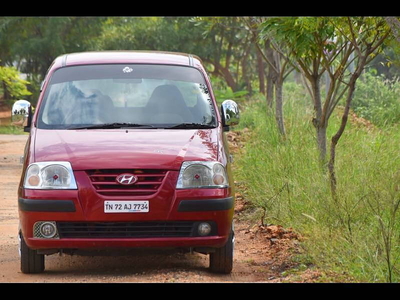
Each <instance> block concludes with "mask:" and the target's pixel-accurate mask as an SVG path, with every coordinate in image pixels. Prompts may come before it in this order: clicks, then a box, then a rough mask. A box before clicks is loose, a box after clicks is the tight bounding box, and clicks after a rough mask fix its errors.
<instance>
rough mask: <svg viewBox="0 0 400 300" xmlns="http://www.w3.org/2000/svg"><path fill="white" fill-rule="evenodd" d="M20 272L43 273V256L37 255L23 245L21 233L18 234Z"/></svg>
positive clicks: (34, 251)
mask: <svg viewBox="0 0 400 300" xmlns="http://www.w3.org/2000/svg"><path fill="white" fill-rule="evenodd" d="M19 245H20V246H19V247H20V248H19V249H20V259H21V272H22V273H24V274H33V273H42V272H43V271H44V254H38V253H37V251H36V250H32V249H31V248H29V247H28V245H27V244H26V243H25V240H24V237H23V235H22V233H20V234H19Z"/></svg>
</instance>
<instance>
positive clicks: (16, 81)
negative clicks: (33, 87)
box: [0, 66, 31, 100]
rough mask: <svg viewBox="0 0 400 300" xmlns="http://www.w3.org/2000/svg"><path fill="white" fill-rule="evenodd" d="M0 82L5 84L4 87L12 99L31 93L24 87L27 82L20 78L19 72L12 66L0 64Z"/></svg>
mask: <svg viewBox="0 0 400 300" xmlns="http://www.w3.org/2000/svg"><path fill="white" fill-rule="evenodd" d="M0 82H3V83H4V84H5V88H6V89H7V91H8V92H9V94H10V95H11V96H12V97H13V98H14V99H18V98H21V97H24V96H27V95H30V94H31V92H29V91H28V89H27V88H26V86H27V84H29V82H28V81H26V80H23V79H21V78H20V73H19V72H18V70H17V69H16V68H14V67H1V66H0ZM7 100H9V99H7Z"/></svg>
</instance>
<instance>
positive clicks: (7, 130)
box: [0, 125, 29, 135]
mask: <svg viewBox="0 0 400 300" xmlns="http://www.w3.org/2000/svg"><path fill="white" fill-rule="evenodd" d="M0 134H25V135H27V134H29V133H27V132H24V129H23V127H21V126H13V125H5V126H0Z"/></svg>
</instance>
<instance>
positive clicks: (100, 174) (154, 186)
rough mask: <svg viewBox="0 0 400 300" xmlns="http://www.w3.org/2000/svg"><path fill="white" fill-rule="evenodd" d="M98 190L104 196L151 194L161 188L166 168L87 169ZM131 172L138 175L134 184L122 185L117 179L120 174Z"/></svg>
mask: <svg viewBox="0 0 400 300" xmlns="http://www.w3.org/2000/svg"><path fill="white" fill-rule="evenodd" d="M86 173H87V175H88V176H89V178H90V181H91V183H92V185H93V187H94V188H95V190H96V192H97V193H99V194H101V195H104V196H150V195H153V194H155V193H156V192H157V191H158V189H159V188H160V186H161V184H162V182H163V180H164V178H165V176H166V175H167V171H166V170H152V169H133V170H131V169H115V170H113V169H111V170H110V169H107V170H88V171H86ZM124 173H129V174H133V175H135V176H136V177H137V181H136V182H135V183H134V184H132V185H121V184H119V183H118V182H117V181H116V178H117V176H118V175H120V174H124Z"/></svg>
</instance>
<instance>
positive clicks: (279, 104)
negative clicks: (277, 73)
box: [275, 80, 286, 137]
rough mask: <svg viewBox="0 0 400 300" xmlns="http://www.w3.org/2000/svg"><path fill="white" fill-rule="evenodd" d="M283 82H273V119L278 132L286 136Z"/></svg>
mask: <svg viewBox="0 0 400 300" xmlns="http://www.w3.org/2000/svg"><path fill="white" fill-rule="evenodd" d="M282 90H283V82H282V81H281V80H278V81H277V82H276V83H275V102H276V103H275V104H276V105H275V119H276V123H277V124H278V129H279V132H280V134H281V135H282V136H284V137H285V136H286V130H285V123H284V121H283V92H282Z"/></svg>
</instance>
